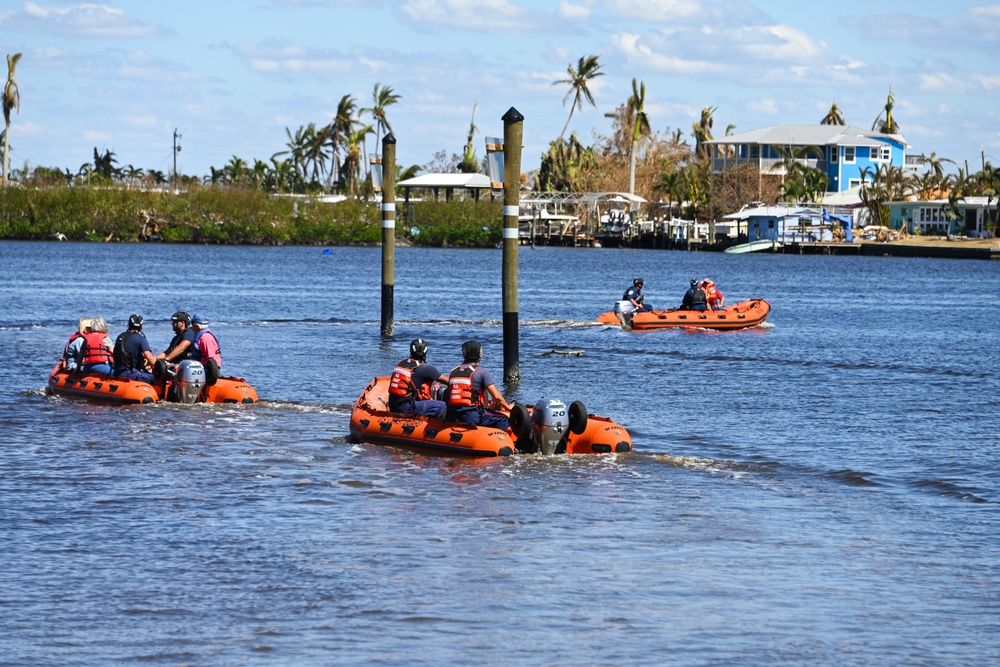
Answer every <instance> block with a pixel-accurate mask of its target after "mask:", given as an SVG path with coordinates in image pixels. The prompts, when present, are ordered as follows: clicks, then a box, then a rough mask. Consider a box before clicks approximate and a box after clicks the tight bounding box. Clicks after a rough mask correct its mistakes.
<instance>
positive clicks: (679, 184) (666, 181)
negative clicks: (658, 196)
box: [653, 170, 685, 219]
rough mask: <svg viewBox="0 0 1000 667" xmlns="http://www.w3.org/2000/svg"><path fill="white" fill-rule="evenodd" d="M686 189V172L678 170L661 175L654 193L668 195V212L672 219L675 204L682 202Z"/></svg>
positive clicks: (654, 187)
mask: <svg viewBox="0 0 1000 667" xmlns="http://www.w3.org/2000/svg"><path fill="white" fill-rule="evenodd" d="M684 187H685V186H684V172H681V171H676V170H674V171H665V172H663V173H661V174H660V178H659V180H657V181H656V185H654V186H653V190H654V191H656V192H662V193H663V194H665V195H667V212H668V214H669V215H670V217H671V219H672V218H673V217H674V202H675V201H679V200H680V198H681V196H682V194H683V192H684Z"/></svg>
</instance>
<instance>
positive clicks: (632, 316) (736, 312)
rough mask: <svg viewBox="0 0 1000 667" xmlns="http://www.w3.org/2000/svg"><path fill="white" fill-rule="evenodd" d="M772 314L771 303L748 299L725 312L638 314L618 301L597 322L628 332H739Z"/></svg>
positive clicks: (759, 323)
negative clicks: (686, 329) (653, 330)
mask: <svg viewBox="0 0 1000 667" xmlns="http://www.w3.org/2000/svg"><path fill="white" fill-rule="evenodd" d="M770 312H771V304H769V303H768V302H767V301H765V300H764V299H748V300H746V301H741V302H739V303H737V304H734V305H732V306H726V307H725V308H724V309H722V310H705V311H700V310H682V309H680V308H671V309H670V310H649V311H644V312H635V310H634V309H633V308H632V304H631V303H629V302H628V301H617V302H615V307H614V309H613V310H611V311H608V312H606V313H601V314H600V315H598V317H597V321H598V322H600V323H602V324H620V325H621V326H622V328H625V329H635V330H637V331H639V330H644V329H677V328H688V329H712V330H715V331H735V330H737V329H748V328H750V327H756V326H759V325H761V324H763V323H764V321H765V320H766V319H767V316H768V314H770Z"/></svg>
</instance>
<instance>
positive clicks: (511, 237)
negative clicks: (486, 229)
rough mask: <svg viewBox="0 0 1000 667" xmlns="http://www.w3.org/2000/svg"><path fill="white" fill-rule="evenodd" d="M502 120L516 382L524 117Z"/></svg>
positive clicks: (506, 309) (509, 358) (506, 308)
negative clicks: (518, 254) (519, 224)
mask: <svg viewBox="0 0 1000 667" xmlns="http://www.w3.org/2000/svg"><path fill="white" fill-rule="evenodd" d="M501 120H502V121H503V280H502V286H503V380H504V382H505V383H517V382H518V381H519V380H520V379H521V360H520V350H519V347H518V335H519V334H518V306H517V249H518V244H519V242H520V241H519V238H518V227H517V219H518V215H519V214H520V204H521V139H522V136H523V131H524V127H523V122H524V116H522V115H521V114H520V113H519V112H518V110H517V109H515V108H514V107H511V108H510V109H508V110H507V113H505V114H504V115H503V117H502V118H501Z"/></svg>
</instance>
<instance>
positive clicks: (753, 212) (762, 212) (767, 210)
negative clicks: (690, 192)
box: [722, 206, 822, 220]
mask: <svg viewBox="0 0 1000 667" xmlns="http://www.w3.org/2000/svg"><path fill="white" fill-rule="evenodd" d="M803 215H807V216H817V215H822V212H821V211H819V210H817V209H815V208H809V207H806V206H793V207H790V206H748V207H747V208H744V209H743V210H742V211H737V212H736V213H730V214H729V215H724V216H722V218H723V219H724V220H749V219H750V218H787V217H790V216H803Z"/></svg>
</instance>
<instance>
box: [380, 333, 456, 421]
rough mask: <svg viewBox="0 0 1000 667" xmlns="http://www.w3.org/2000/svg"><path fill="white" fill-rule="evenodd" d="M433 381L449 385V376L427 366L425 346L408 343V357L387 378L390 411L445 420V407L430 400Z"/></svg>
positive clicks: (414, 342) (441, 402)
mask: <svg viewBox="0 0 1000 667" xmlns="http://www.w3.org/2000/svg"><path fill="white" fill-rule="evenodd" d="M435 382H441V383H443V384H448V376H447V375H445V374H444V373H442V372H441V371H439V370H438V369H437V368H435V367H434V366H432V365H430V364H429V363H427V343H426V342H424V341H423V339H420V338H417V339H416V340H414V341H413V342H411V343H410V356H409V357H407V358H406V359H403V360H402V361H400V362H399V363H398V364H396V368H395V370H393V371H392V377H391V378H390V379H389V409H390V410H392V411H393V412H400V413H403V414H407V415H421V416H426V417H437V418H438V419H442V418H444V414H445V411H446V410H447V409H448V404H447V403H445V402H444V401H438V400H435V399H433V398H431V387H432V386H433V385H434V383H435Z"/></svg>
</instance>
